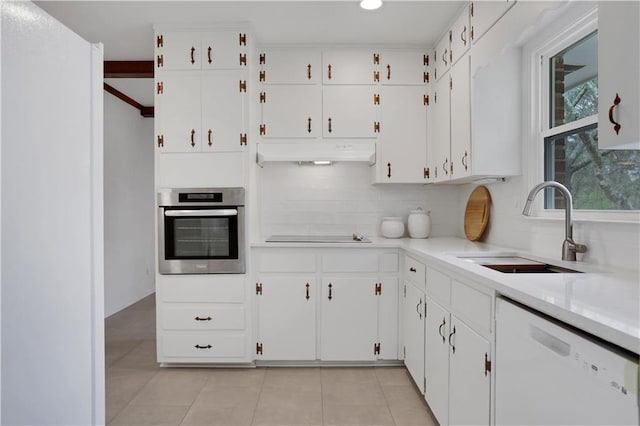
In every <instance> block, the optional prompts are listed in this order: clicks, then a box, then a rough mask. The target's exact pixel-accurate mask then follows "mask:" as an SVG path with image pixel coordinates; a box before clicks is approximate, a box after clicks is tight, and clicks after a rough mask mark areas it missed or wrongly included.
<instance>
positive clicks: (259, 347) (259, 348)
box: [256, 343, 262, 355]
mask: <svg viewBox="0 0 640 426" xmlns="http://www.w3.org/2000/svg"><path fill="white" fill-rule="evenodd" d="M256 355H262V343H256Z"/></svg>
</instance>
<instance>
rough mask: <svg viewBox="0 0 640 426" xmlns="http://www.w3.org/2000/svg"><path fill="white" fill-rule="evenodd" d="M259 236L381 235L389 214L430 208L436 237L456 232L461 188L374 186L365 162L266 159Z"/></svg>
mask: <svg viewBox="0 0 640 426" xmlns="http://www.w3.org/2000/svg"><path fill="white" fill-rule="evenodd" d="M257 181H258V185H259V194H258V196H259V203H260V208H259V211H260V217H259V221H260V227H259V228H260V236H261V238H263V239H264V238H266V237H268V236H270V235H274V234H310V235H320V234H333V235H338V234H342V235H349V234H351V233H352V232H360V233H362V234H364V235H369V236H378V235H380V222H381V220H382V218H383V217H385V216H402V217H403V219H404V222H405V228H406V220H407V215H408V214H409V211H410V210H413V209H415V208H417V207H422V208H423V209H424V210H431V220H432V231H431V235H432V236H450V235H452V234H455V233H456V232H457V229H458V227H457V225H458V224H457V222H456V221H457V217H456V216H457V215H455V214H454V215H452V214H451V212H452V211H456V210H457V209H458V204H459V195H458V190H457V189H455V188H452V187H433V186H431V187H430V186H425V185H375V186H374V185H371V170H370V168H369V166H368V165H366V164H362V163H334V165H332V166H298V165H297V164H295V163H268V164H265V166H264V168H262V169H258V171H257Z"/></svg>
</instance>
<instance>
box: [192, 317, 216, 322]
mask: <svg viewBox="0 0 640 426" xmlns="http://www.w3.org/2000/svg"><path fill="white" fill-rule="evenodd" d="M194 319H195V320H196V321H211V320H212V319H213V318H211V317H206V318H204V317H195V318H194Z"/></svg>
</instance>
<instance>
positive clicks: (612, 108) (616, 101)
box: [609, 93, 622, 135]
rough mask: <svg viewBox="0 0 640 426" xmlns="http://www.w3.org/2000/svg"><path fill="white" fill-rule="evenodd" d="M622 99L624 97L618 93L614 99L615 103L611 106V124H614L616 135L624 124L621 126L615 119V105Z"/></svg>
mask: <svg viewBox="0 0 640 426" xmlns="http://www.w3.org/2000/svg"><path fill="white" fill-rule="evenodd" d="M621 100H622V99H620V96H618V94H617V93H616V97H615V99H614V100H613V105H611V108H609V121H610V122H611V124H613V125H614V126H613V130H615V131H616V135H617V134H618V133H619V132H620V129H621V128H622V126H620V123H618V122H617V121H615V120H614V119H613V110H614V109H615V107H617V106H618V105H619V104H620V101H621Z"/></svg>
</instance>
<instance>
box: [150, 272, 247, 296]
mask: <svg viewBox="0 0 640 426" xmlns="http://www.w3.org/2000/svg"><path fill="white" fill-rule="evenodd" d="M244 280H245V276H244V275H208V274H207V275H176V276H169V277H165V276H160V277H159V278H158V281H157V284H158V285H159V286H160V289H161V291H160V293H161V301H162V302H195V303H198V302H200V303H202V302H217V303H242V302H244V286H245V282H244Z"/></svg>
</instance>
